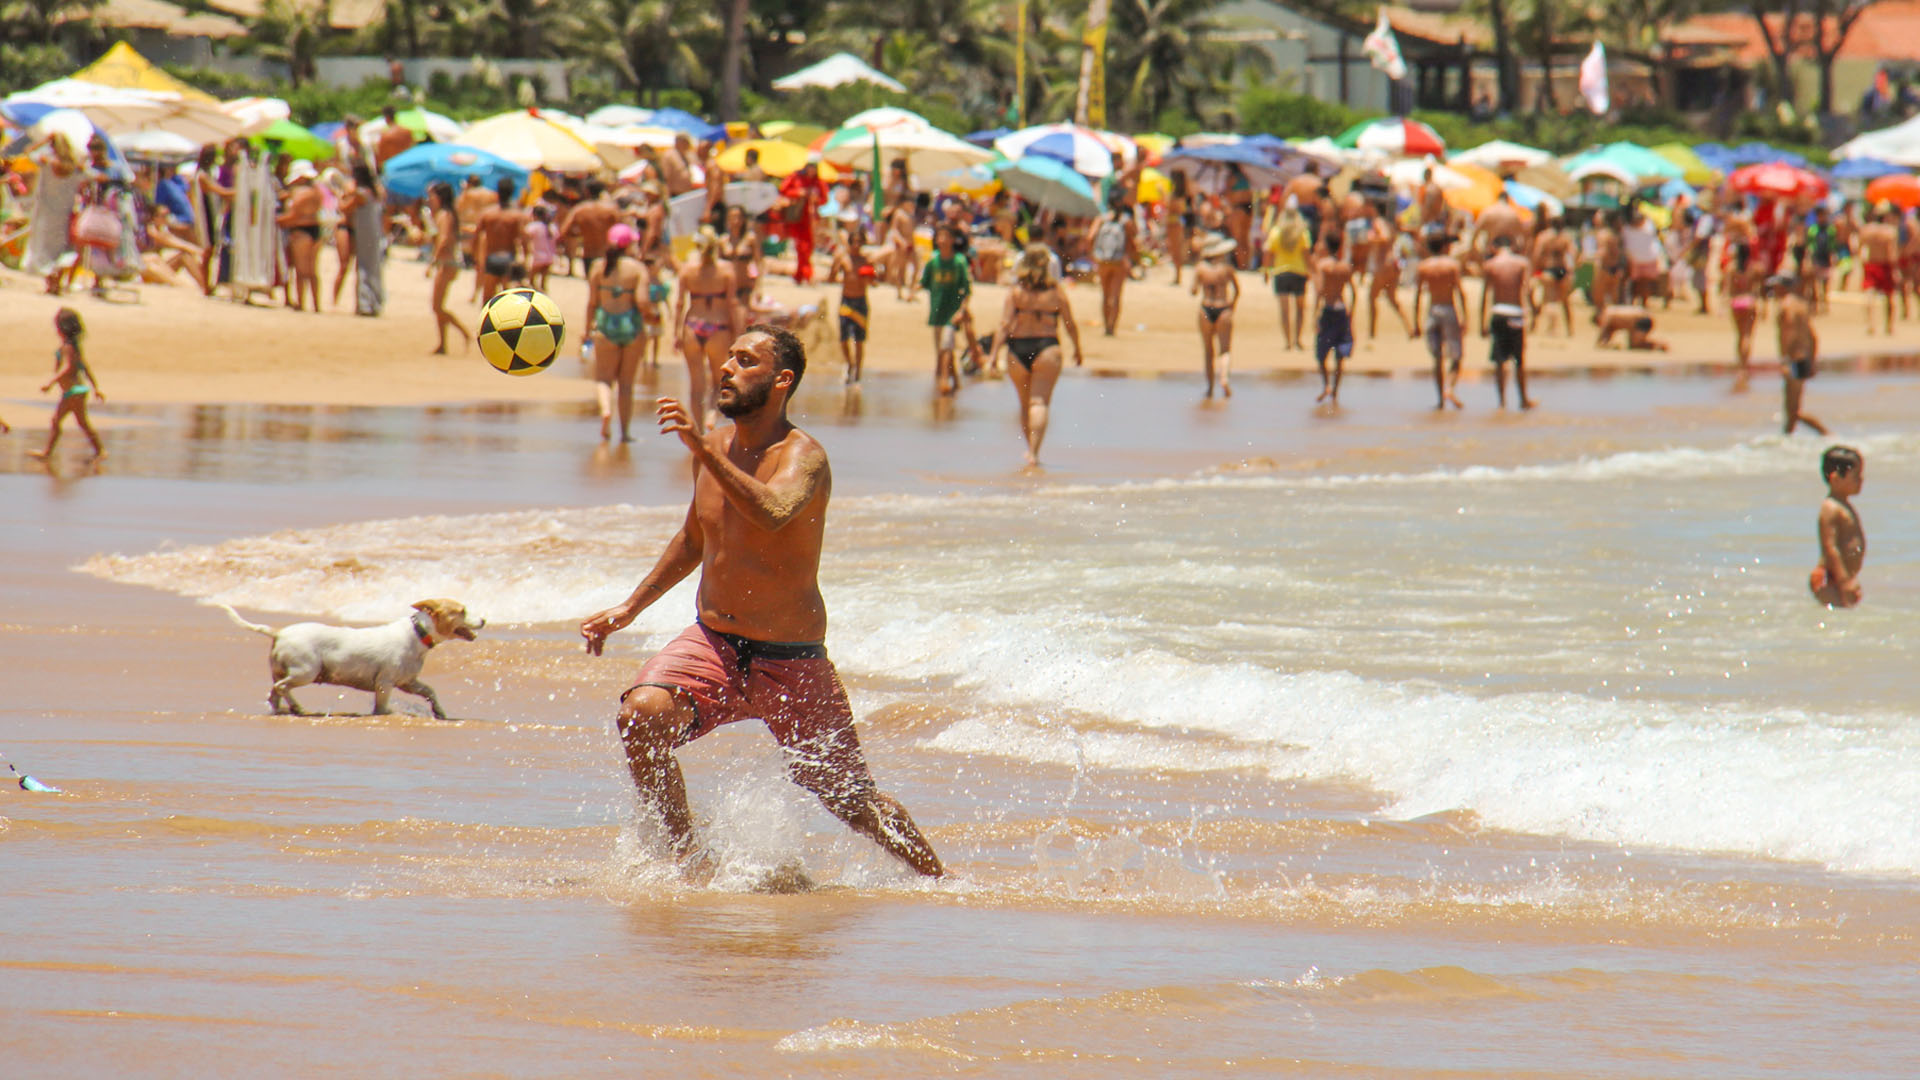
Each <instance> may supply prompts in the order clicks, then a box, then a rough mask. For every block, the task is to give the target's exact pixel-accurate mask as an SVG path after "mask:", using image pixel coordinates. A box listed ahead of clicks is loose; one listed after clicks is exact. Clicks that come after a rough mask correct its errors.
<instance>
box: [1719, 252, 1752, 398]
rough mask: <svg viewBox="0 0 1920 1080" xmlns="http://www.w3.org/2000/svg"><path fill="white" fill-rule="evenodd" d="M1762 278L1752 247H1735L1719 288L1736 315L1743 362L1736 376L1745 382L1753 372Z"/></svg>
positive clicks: (1737, 353) (1735, 335) (1735, 331)
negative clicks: (1754, 336)
mask: <svg viewBox="0 0 1920 1080" xmlns="http://www.w3.org/2000/svg"><path fill="white" fill-rule="evenodd" d="M1761 278H1762V274H1761V270H1760V266H1759V264H1758V263H1756V262H1754V261H1753V249H1752V248H1751V247H1750V246H1748V245H1745V244H1742V245H1741V246H1739V247H1738V248H1736V249H1734V252H1733V260H1732V264H1731V265H1729V266H1728V267H1727V272H1726V273H1725V274H1723V275H1721V278H1720V288H1721V289H1722V290H1723V291H1724V292H1725V293H1726V294H1727V311H1728V313H1729V314H1731V315H1732V316H1733V338H1734V344H1733V351H1734V355H1735V356H1736V357H1737V358H1738V359H1739V361H1740V372H1739V375H1738V376H1737V377H1738V379H1739V381H1740V383H1741V384H1743V385H1744V384H1745V382H1746V380H1747V378H1748V376H1749V375H1751V374H1752V371H1751V367H1752V360H1753V328H1754V325H1755V324H1756V323H1758V322H1759V321H1760V300H1759V294H1760V282H1761Z"/></svg>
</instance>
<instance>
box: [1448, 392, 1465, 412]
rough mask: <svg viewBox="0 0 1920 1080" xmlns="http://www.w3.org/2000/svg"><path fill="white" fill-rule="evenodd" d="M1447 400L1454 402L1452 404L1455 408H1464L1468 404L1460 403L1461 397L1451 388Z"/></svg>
mask: <svg viewBox="0 0 1920 1080" xmlns="http://www.w3.org/2000/svg"><path fill="white" fill-rule="evenodd" d="M1447 401H1448V402H1450V403H1452V405H1453V407H1454V408H1456V409H1464V408H1466V406H1465V405H1462V404H1461V403H1460V398H1459V397H1458V396H1456V395H1455V394H1454V392H1453V391H1451V390H1449V391H1447Z"/></svg>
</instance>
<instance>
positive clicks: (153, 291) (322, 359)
mask: <svg viewBox="0 0 1920 1080" xmlns="http://www.w3.org/2000/svg"><path fill="white" fill-rule="evenodd" d="M412 254H413V252H412V249H410V248H396V249H395V250H394V256H395V257H394V258H392V259H391V260H390V261H389V262H388V265H387V275H386V281H387V289H388V302H387V308H386V310H385V312H384V313H383V314H382V315H381V316H380V317H378V318H359V317H356V316H355V315H353V314H352V289H351V287H350V286H351V282H349V288H348V289H347V290H346V293H345V294H344V295H343V299H344V300H345V301H346V308H345V310H336V309H334V308H333V307H331V306H328V307H327V308H326V309H325V311H324V313H323V314H320V315H314V314H312V313H310V312H309V313H301V312H293V311H289V310H285V309H284V308H282V307H280V306H278V305H277V304H276V305H271V306H269V305H265V304H257V305H254V306H248V305H242V304H236V303H233V302H231V301H229V300H226V299H224V298H222V299H207V298H203V297H201V296H199V295H198V294H197V293H196V292H195V291H194V290H192V289H191V288H178V287H169V286H155V285H148V286H143V287H142V288H141V289H140V295H139V300H138V302H120V301H118V300H116V301H102V300H96V299H94V298H93V297H90V296H87V295H84V294H80V295H74V296H70V297H68V298H67V299H65V300H63V301H56V300H55V299H54V298H52V297H48V296H46V295H44V294H42V293H41V291H40V289H39V283H38V282H37V281H35V280H33V279H30V278H27V277H25V276H23V275H19V274H15V273H12V272H8V271H0V282H3V283H4V286H0V325H4V326H6V327H7V328H8V332H9V335H10V336H11V340H14V341H16V342H20V343H22V344H23V345H24V344H25V343H27V342H31V341H32V340H34V335H35V334H38V333H42V329H43V328H45V329H44V334H43V336H44V337H45V339H46V347H45V349H44V350H37V349H35V348H33V347H19V348H15V349H11V350H8V352H7V354H6V355H5V357H4V358H0V403H4V404H5V407H6V409H7V410H8V411H7V412H4V413H0V415H4V416H6V417H7V418H8V420H9V422H11V420H12V418H13V416H14V415H21V416H28V417H32V416H34V414H35V411H34V409H33V408H32V403H33V402H34V401H35V399H36V397H37V395H36V393H35V390H36V388H37V387H38V386H39V384H40V383H41V382H43V381H45V378H46V374H45V373H46V372H50V370H51V369H50V367H48V366H47V364H46V363H45V362H44V357H43V355H42V353H43V352H44V353H46V354H51V352H52V348H53V334H52V330H51V321H52V316H53V312H54V310H55V309H56V308H57V307H58V306H59V305H60V304H61V303H68V304H72V305H73V306H75V307H76V308H77V309H78V310H79V311H80V312H81V314H82V316H83V317H84V318H85V319H86V320H87V325H88V330H89V333H88V340H87V348H88V354H89V357H90V360H91V363H92V365H93V367H94V369H95V370H96V371H97V372H98V373H99V375H100V377H101V378H102V380H104V385H105V386H106V387H107V391H108V396H109V400H110V401H114V400H117V401H121V402H127V403H134V402H148V403H166V402H171V403H181V402H200V403H209V402H226V403H243V402H245V403H258V404H266V403H273V404H312V405H348V404H354V405H422V404H447V403H455V402H477V401H507V402H554V403H559V402H571V401H591V400H592V399H593V389H592V384H591V382H590V381H587V380H586V379H585V378H583V375H584V372H583V369H582V367H581V365H580V364H579V362H578V360H577V359H576V358H577V355H578V349H577V347H576V346H575V345H570V346H569V347H568V348H567V349H566V355H564V356H563V357H562V358H561V359H560V360H559V361H556V363H555V365H554V367H553V368H552V369H551V370H550V371H548V372H546V373H544V374H543V375H541V376H538V377H532V378H510V377H503V376H501V375H499V374H498V373H496V372H494V371H493V370H492V369H490V368H489V367H487V366H486V364H485V363H483V362H481V361H480V359H479V357H478V355H477V354H476V353H473V352H470V351H469V352H460V351H458V350H457V349H456V351H455V353H454V355H452V356H447V357H436V356H431V355H429V351H430V350H431V348H432V346H433V329H432V320H431V317H430V316H429V315H428V313H427V309H428V285H429V283H428V281H427V279H426V278H425V276H424V274H423V268H422V266H421V264H420V263H418V262H416V261H413V258H412ZM332 258H333V256H332V252H331V249H328V250H327V252H326V253H325V254H324V256H323V262H322V269H323V276H322V282H323V291H324V287H330V286H331V283H332V276H333V270H332V267H333V265H334V263H333V262H332ZM1240 280H1241V288H1242V296H1241V301H1240V306H1239V308H1238V309H1237V311H1236V316H1235V317H1236V320H1237V321H1236V324H1235V338H1234V349H1233V356H1234V370H1235V372H1236V373H1237V374H1239V375H1240V376H1241V377H1243V378H1256V379H1257V378H1262V377H1270V376H1276V375H1279V376H1293V375H1297V374H1299V373H1303V372H1312V371H1314V370H1315V369H1314V365H1313V359H1312V357H1311V356H1309V355H1308V354H1307V353H1305V352H1296V351H1288V350H1286V349H1284V348H1283V347H1282V346H1283V339H1282V337H1281V333H1280V326H1279V317H1278V313H1277V308H1276V306H1275V302H1274V298H1273V296H1272V294H1271V292H1270V291H1268V290H1267V289H1266V288H1265V287H1264V285H1263V283H1262V282H1261V280H1260V278H1259V276H1258V275H1257V274H1251V273H1243V274H1241V276H1240ZM471 281H472V279H471V276H470V275H462V277H461V278H460V279H459V280H458V281H457V282H456V283H455V285H454V289H453V293H452V308H453V311H454V312H455V314H457V315H459V316H460V317H461V318H462V320H463V321H465V322H466V323H467V324H468V326H469V327H470V328H471V327H472V325H473V324H474V323H475V322H476V321H477V319H478V308H477V306H476V305H473V304H471V303H469V302H467V296H468V294H469V292H470V290H471ZM551 292H552V294H553V296H554V298H555V299H556V300H558V301H559V302H560V304H561V306H562V309H563V311H564V312H565V313H566V314H567V315H568V316H569V318H570V319H571V320H573V327H572V328H573V329H574V330H576V331H577V329H578V327H579V324H580V323H579V321H580V320H581V319H583V318H584V316H585V309H586V290H585V286H584V283H583V282H582V281H581V280H580V279H576V278H568V277H562V276H556V277H554V278H553V279H552V287H551ZM766 294H767V295H768V296H770V297H772V298H773V299H775V300H777V301H779V302H780V303H782V304H785V305H787V306H789V307H793V308H798V307H800V306H803V305H807V304H824V305H825V306H826V307H827V308H828V309H829V310H831V309H832V308H833V307H834V306H835V305H836V304H837V302H838V295H839V294H838V290H837V287H831V286H820V287H799V286H795V285H794V284H793V283H792V281H791V279H790V278H788V277H785V276H779V275H776V276H774V277H773V278H771V280H770V282H769V285H768V287H767V289H766ZM871 295H872V297H873V307H874V310H873V315H872V319H871V325H872V331H873V336H872V340H871V341H870V342H869V344H868V349H867V367H868V370H870V371H877V372H926V373H928V375H929V383H930V382H931V371H932V356H931V345H930V342H929V339H928V333H927V330H926V326H925V320H926V306H925V300H924V297H923V298H921V299H920V300H918V301H915V302H913V303H903V302H901V301H899V300H897V299H895V296H894V290H893V289H891V288H876V289H874V290H872V293H871ZM1412 295H1413V294H1412V291H1411V290H1410V289H1403V290H1402V291H1401V297H1402V305H1403V307H1409V308H1410V306H1411V301H1412ZM1468 295H1469V297H1470V299H1471V300H1472V301H1473V302H1477V301H1478V288H1477V286H1470V289H1469V294H1468ZM1005 296H1006V293H1005V290H1004V288H1002V287H999V286H994V285H982V286H980V287H979V288H978V289H977V291H976V294H975V297H974V300H973V303H972V309H973V314H974V319H975V323H976V325H977V326H978V327H980V328H981V329H982V330H983V331H987V332H990V331H991V329H992V327H993V326H994V325H996V324H997V323H998V321H999V318H1000V311H1001V308H1002V306H1003V304H1004V302H1005ZM1071 296H1072V300H1073V303H1074V305H1075V307H1074V310H1075V314H1076V315H1077V316H1078V319H1079V322H1080V324H1081V335H1082V341H1083V343H1084V346H1085V350H1086V368H1087V373H1089V374H1094V375H1120V376H1147V375H1173V376H1181V377H1192V378H1195V379H1197V378H1198V376H1199V371H1200V353H1199V343H1198V340H1197V337H1198V335H1197V333H1196V331H1195V329H1194V321H1195V310H1196V301H1195V300H1194V298H1193V297H1192V296H1191V295H1189V293H1188V291H1187V289H1186V288H1185V287H1184V286H1182V287H1179V288H1175V287H1174V286H1173V284H1172V276H1171V271H1170V270H1169V269H1167V268H1164V267H1161V268H1155V269H1153V270H1151V271H1150V272H1149V273H1148V276H1147V279H1146V280H1145V281H1141V282H1135V283H1132V284H1130V285H1129V286H1128V288H1127V291H1126V295H1125V298H1124V307H1123V317H1122V324H1123V329H1122V332H1121V333H1120V334H1118V335H1116V336H1115V337H1112V338H1108V337H1105V336H1103V335H1102V334H1101V333H1100V328H1099V305H1100V295H1099V292H1098V290H1097V289H1096V288H1095V287H1093V286H1092V285H1091V284H1079V285H1076V286H1074V287H1073V289H1072V291H1071ZM1863 303H1864V297H1862V296H1861V295H1859V294H1841V295H1838V296H1836V298H1835V300H1834V303H1833V311H1832V313H1831V314H1829V315H1826V316H1823V317H1822V318H1820V319H1819V320H1818V323H1817V329H1818V332H1819V334H1820V338H1821V351H1822V357H1823V360H1825V361H1826V362H1827V363H1830V364H1839V365H1843V366H1844V365H1851V364H1855V363H1858V364H1862V365H1870V364H1871V363H1872V362H1874V361H1875V360H1876V359H1881V360H1884V359H1886V358H1894V359H1896V360H1899V361H1904V360H1906V359H1907V358H1908V357H1910V355H1911V350H1912V349H1913V345H1912V342H1911V340H1910V337H1911V333H1910V330H1909V328H1908V326H1907V325H1905V324H1902V325H1899V326H1898V327H1897V329H1896V336H1895V337H1894V338H1893V339H1891V340H1890V339H1888V338H1885V337H1883V336H1872V335H1869V334H1868V333H1867V332H1866V325H1865V320H1864V318H1863V313H1862V305H1863ZM1718 306H1719V305H1718V304H1716V307H1718ZM1381 316H1382V319H1383V321H1382V323H1381V325H1380V328H1379V329H1380V336H1379V337H1378V338H1377V339H1374V340H1368V339H1367V338H1366V336H1365V333H1364V330H1362V331H1361V332H1360V333H1359V340H1358V343H1357V348H1356V350H1355V353H1354V356H1353V358H1352V359H1351V360H1350V361H1349V364H1348V370H1349V372H1350V373H1351V374H1354V375H1363V376H1364V375H1389V376H1395V377H1424V376H1425V375H1426V373H1427V372H1428V371H1429V370H1430V365H1431V361H1430V360H1429V358H1428V356H1427V353H1426V349H1425V344H1424V341H1414V340H1409V339H1408V338H1407V337H1406V336H1405V334H1404V333H1403V332H1401V331H1400V330H1399V329H1398V327H1399V322H1398V320H1397V319H1395V317H1394V316H1393V315H1392V314H1391V313H1390V312H1387V311H1383V312H1382V313H1381ZM1574 316H1575V320H1576V324H1577V326H1576V333H1575V334H1574V335H1573V336H1571V337H1568V336H1565V334H1564V333H1563V332H1562V330H1561V329H1560V328H1559V327H1558V325H1557V324H1553V323H1550V324H1549V325H1548V326H1547V328H1546V329H1545V330H1544V331H1543V332H1541V333H1536V334H1534V335H1531V337H1530V340H1529V342H1528V366H1529V369H1530V370H1537V371H1540V372H1542V373H1543V374H1545V373H1550V372H1584V371H1589V370H1594V369H1628V370H1648V369H1675V368H1679V369H1692V368H1702V369H1708V370H1714V371H1731V370H1732V363H1733V334H1732V329H1731V325H1730V322H1729V320H1728V319H1727V317H1726V315H1725V314H1724V312H1716V313H1715V314H1713V315H1709V316H1704V317H1703V316H1698V315H1694V314H1691V313H1690V311H1687V310H1681V309H1680V308H1676V309H1675V310H1674V311H1673V312H1671V313H1668V312H1665V311H1659V312H1657V317H1658V325H1657V328H1656V333H1657V335H1658V336H1660V337H1663V338H1665V339H1667V340H1668V341H1670V342H1671V344H1672V347H1673V348H1672V351H1671V352H1668V353H1647V352H1628V351H1625V350H1621V349H1614V348H1605V349H1602V348H1597V347H1595V346H1594V341H1593V339H1594V334H1593V332H1592V331H1591V329H1590V328H1589V327H1588V326H1587V324H1586V322H1585V319H1586V318H1587V312H1586V309H1585V308H1584V307H1582V306H1580V305H1578V304H1576V305H1575V309H1574ZM1364 317H1365V308H1364V304H1363V306H1362V309H1361V313H1360V318H1361V319H1362V320H1364ZM1311 337H1312V335H1311V333H1309V334H1307V338H1308V340H1309V343H1310V342H1311ZM576 340H577V339H576ZM816 341H817V342H818V343H820V344H830V343H831V342H833V341H837V330H836V331H834V332H833V333H832V334H831V335H829V336H825V337H821V338H818V339H816ZM815 351H816V354H818V353H819V352H820V351H821V349H820V348H819V344H816V346H815ZM824 352H825V355H824V356H821V355H815V357H814V362H815V363H816V364H819V365H822V368H823V369H830V370H834V371H836V372H837V371H838V370H839V368H840V360H839V357H838V354H837V351H836V350H834V349H832V348H827V349H825V350H824ZM1776 352H1777V350H1776V349H1775V345H1774V340H1773V330H1772V327H1771V326H1770V325H1765V326H1762V327H1761V328H1760V329H1759V330H1758V331H1757V332H1756V336H1755V347H1754V358H1755V361H1756V362H1757V363H1761V364H1768V363H1771V362H1772V361H1773V360H1774V359H1775V357H1776ZM1485 354H1486V345H1485V343H1484V341H1482V340H1481V339H1479V338H1478V337H1471V336H1470V337H1469V339H1468V342H1467V361H1466V371H1467V374H1466V375H1465V376H1464V377H1463V378H1464V379H1465V380H1467V381H1468V382H1472V381H1477V380H1482V379H1486V378H1488V377H1489V372H1488V367H1487V364H1486V362H1485ZM662 362H663V364H667V363H670V364H671V365H680V364H682V361H681V360H680V359H679V358H678V357H677V356H673V355H667V354H666V353H664V352H663V359H662ZM673 370H678V368H677V367H675V368H673ZM42 400H44V399H42Z"/></svg>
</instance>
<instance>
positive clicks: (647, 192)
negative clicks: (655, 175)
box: [639, 180, 680, 276]
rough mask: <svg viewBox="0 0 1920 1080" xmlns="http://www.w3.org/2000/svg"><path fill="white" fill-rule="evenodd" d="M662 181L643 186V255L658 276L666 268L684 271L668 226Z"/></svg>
mask: <svg viewBox="0 0 1920 1080" xmlns="http://www.w3.org/2000/svg"><path fill="white" fill-rule="evenodd" d="M660 191H661V188H660V181H658V180H649V181H647V182H646V183H644V184H641V185H640V197H641V199H642V200H643V201H642V203H641V210H640V219H639V228H640V258H641V259H642V260H644V261H645V262H646V264H647V265H648V266H650V267H652V268H653V271H654V274H655V276H658V275H659V274H660V271H661V268H662V267H664V268H666V269H668V270H672V271H673V272H674V273H676V274H677V273H679V272H680V264H679V263H677V262H675V261H674V258H673V236H672V232H671V230H670V229H669V228H668V227H667V226H668V222H667V200H666V199H665V198H663V197H662V196H661V194H660Z"/></svg>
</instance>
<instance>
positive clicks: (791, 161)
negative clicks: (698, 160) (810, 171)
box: [714, 139, 807, 176]
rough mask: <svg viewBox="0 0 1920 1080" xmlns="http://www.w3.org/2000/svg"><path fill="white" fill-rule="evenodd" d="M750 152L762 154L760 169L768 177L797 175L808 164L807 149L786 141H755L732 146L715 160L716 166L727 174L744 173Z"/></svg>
mask: <svg viewBox="0 0 1920 1080" xmlns="http://www.w3.org/2000/svg"><path fill="white" fill-rule="evenodd" d="M749 150H758V151H759V152H760V168H761V169H763V170H765V171H766V174H767V175H768V176H787V175H789V174H792V173H797V172H799V171H800V169H801V167H802V166H804V165H806V163H807V148H806V147H804V146H796V145H795V144H793V143H790V142H788V141H786V140H785V139H755V140H753V141H751V142H737V143H733V144H731V145H730V146H728V147H727V148H726V149H725V150H722V151H721V152H720V154H719V156H718V157H716V158H714V164H716V165H718V166H720V168H721V169H722V170H723V171H726V172H730V173H737V172H742V171H744V170H745V169H746V167H747V151H749Z"/></svg>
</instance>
